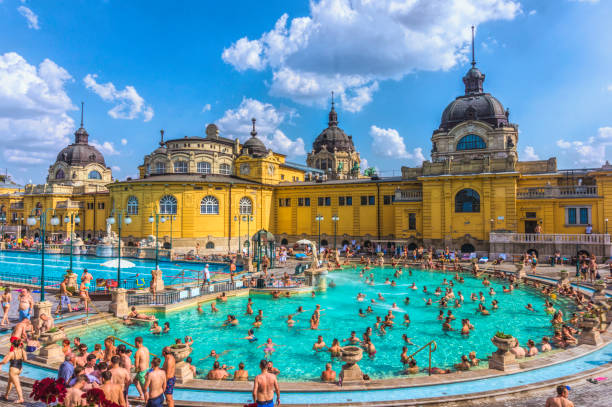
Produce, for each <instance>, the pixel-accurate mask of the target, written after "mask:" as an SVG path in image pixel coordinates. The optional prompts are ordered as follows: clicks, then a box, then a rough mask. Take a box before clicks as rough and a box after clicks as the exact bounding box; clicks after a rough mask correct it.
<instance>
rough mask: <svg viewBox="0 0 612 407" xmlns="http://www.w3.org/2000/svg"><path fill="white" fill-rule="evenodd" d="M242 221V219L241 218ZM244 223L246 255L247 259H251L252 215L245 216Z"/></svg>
mask: <svg viewBox="0 0 612 407" xmlns="http://www.w3.org/2000/svg"><path fill="white" fill-rule="evenodd" d="M243 220H244V218H243ZM246 221H247V236H248V238H247V250H248V252H247V255H248V256H249V257H251V222H253V216H252V215H246Z"/></svg>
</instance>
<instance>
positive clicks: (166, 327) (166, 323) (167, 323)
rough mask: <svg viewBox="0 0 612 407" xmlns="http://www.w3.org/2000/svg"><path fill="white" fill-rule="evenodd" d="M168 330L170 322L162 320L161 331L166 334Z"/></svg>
mask: <svg viewBox="0 0 612 407" xmlns="http://www.w3.org/2000/svg"><path fill="white" fill-rule="evenodd" d="M168 332H170V322H164V330H163V333H165V334H167V333H168Z"/></svg>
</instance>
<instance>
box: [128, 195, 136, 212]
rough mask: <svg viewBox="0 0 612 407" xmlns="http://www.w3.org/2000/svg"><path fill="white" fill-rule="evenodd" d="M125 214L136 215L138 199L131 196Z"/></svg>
mask: <svg viewBox="0 0 612 407" xmlns="http://www.w3.org/2000/svg"><path fill="white" fill-rule="evenodd" d="M127 213H128V215H138V198H136V197H135V196H131V197H129V198H128V201H127Z"/></svg>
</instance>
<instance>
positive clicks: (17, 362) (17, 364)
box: [9, 351, 23, 370]
mask: <svg viewBox="0 0 612 407" xmlns="http://www.w3.org/2000/svg"><path fill="white" fill-rule="evenodd" d="M15 356H17V353H15ZM9 366H10V367H13V368H15V369H19V370H21V368H22V367H23V351H22V354H21V359H11V360H10V361H9Z"/></svg>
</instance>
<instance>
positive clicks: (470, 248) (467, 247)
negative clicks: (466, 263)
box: [461, 243, 476, 253]
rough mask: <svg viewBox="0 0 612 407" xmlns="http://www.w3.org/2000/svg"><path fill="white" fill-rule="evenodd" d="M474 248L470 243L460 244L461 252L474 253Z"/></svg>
mask: <svg viewBox="0 0 612 407" xmlns="http://www.w3.org/2000/svg"><path fill="white" fill-rule="evenodd" d="M475 251H476V248H475V247H474V245H473V244H471V243H465V244H464V245H462V246H461V253H474V252H475Z"/></svg>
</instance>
